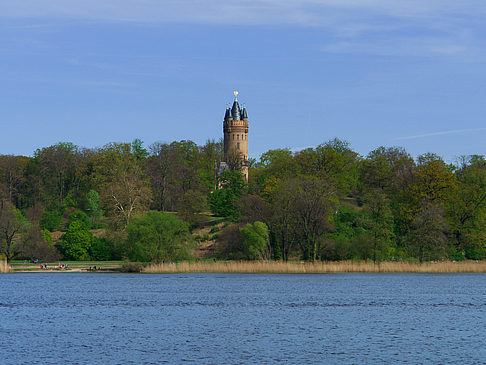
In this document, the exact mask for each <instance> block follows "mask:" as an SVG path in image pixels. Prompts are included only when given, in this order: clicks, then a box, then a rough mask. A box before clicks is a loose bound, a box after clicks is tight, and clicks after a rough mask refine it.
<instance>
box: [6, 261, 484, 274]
mask: <svg viewBox="0 0 486 365" xmlns="http://www.w3.org/2000/svg"><path fill="white" fill-rule="evenodd" d="M95 265H96V266H97V267H98V268H99V267H100V266H101V268H102V270H99V271H98V270H97V271H90V270H89V268H90V266H95ZM135 265H138V267H139V270H141V272H142V273H147V274H180V273H235V274H236V273H242V274H264V273H273V274H332V273H370V274H371V273H486V260H483V261H440V262H424V263H422V264H420V263H413V262H396V261H393V262H392V261H383V262H380V263H376V264H374V263H373V262H366V261H332V262H321V261H319V262H300V261H289V262H282V261H183V262H178V263H158V264H149V265H147V266H145V267H142V265H140V264H135ZM122 266H123V262H121V261H118V262H70V263H69V269H68V270H59V269H57V268H56V267H55V265H54V264H51V265H48V270H41V269H40V268H39V265H37V264H20V263H14V264H13V265H7V264H6V262H4V261H3V262H2V261H0V273H9V272H10V273H15V272H91V273H93V272H123V270H122ZM139 270H137V271H139ZM134 272H135V271H134Z"/></svg>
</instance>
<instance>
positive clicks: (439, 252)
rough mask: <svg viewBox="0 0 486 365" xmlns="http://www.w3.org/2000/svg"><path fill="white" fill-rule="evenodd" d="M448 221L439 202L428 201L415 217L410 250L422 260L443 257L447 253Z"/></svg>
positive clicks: (411, 231)
mask: <svg viewBox="0 0 486 365" xmlns="http://www.w3.org/2000/svg"><path fill="white" fill-rule="evenodd" d="M446 231H447V222H446V220H445V218H444V215H443V211H442V209H441V207H440V206H439V205H438V204H437V203H432V202H426V203H424V206H423V208H422V209H421V211H420V213H419V214H418V215H417V216H416V217H415V219H414V221H413V222H412V226H411V229H410V232H409V235H408V236H409V241H408V242H409V250H410V253H411V254H412V256H414V257H417V258H418V259H419V261H420V262H423V261H424V260H437V259H442V258H444V257H445V255H446V247H447V236H446Z"/></svg>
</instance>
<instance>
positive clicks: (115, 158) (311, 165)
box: [0, 139, 486, 270]
mask: <svg viewBox="0 0 486 365" xmlns="http://www.w3.org/2000/svg"><path fill="white" fill-rule="evenodd" d="M222 161H223V144H222V141H221V140H219V141H214V140H213V141H208V142H206V143H205V144H204V145H202V146H198V145H197V144H195V143H194V142H191V141H177V142H172V143H154V144H153V145H151V146H149V147H148V148H145V147H144V146H143V142H142V141H140V140H138V139H135V140H134V141H133V142H132V143H110V144H107V145H105V146H103V147H100V148H93V149H86V148H82V147H78V146H75V145H73V144H71V143H58V144H55V145H52V146H49V147H45V148H41V149H38V150H36V151H35V153H34V155H33V157H24V156H12V155H0V256H2V257H4V258H5V259H6V261H7V263H9V262H10V261H11V260H27V261H29V262H56V261H58V260H69V261H73V262H76V261H80V260H83V261H89V260H96V261H101V262H103V261H109V260H129V261H132V262H143V263H154V265H156V264H157V263H161V262H174V261H187V262H188V264H187V265H196V263H197V260H203V261H202V262H204V260H210V261H211V260H217V262H220V261H219V260H234V261H235V263H234V265H235V267H236V266H238V265H243V263H240V261H242V260H243V262H246V263H247V265H249V266H248V267H250V266H251V267H253V268H254V269H255V270H256V267H258V264H256V263H255V262H261V263H262V265H263V263H265V264H267V263H268V262H274V261H276V262H281V263H280V264H279V265H284V264H285V262H287V261H289V262H290V261H292V262H293V261H295V260H297V261H300V260H302V261H304V262H315V264H313V265H320V263H321V262H326V263H328V264H326V265H328V266H327V267H331V266H332V265H331V264H329V263H332V262H336V265H343V264H342V263H343V262H349V263H353V262H356V261H363V264H362V265H364V266H366V265H370V262H371V263H372V265H373V267H377V266H380V267H385V266H384V265H385V264H386V265H395V266H396V265H399V264H398V263H402V262H417V265H418V264H420V263H425V262H429V261H444V260H449V261H452V260H455V261H462V260H483V259H485V258H486V159H485V156H482V155H472V156H463V157H461V158H459V159H458V161H457V163H456V164H447V163H445V162H444V161H443V159H442V158H441V157H440V156H438V155H435V154H433V153H427V154H424V155H420V156H418V157H417V158H416V159H414V158H412V156H410V154H408V153H407V152H406V151H405V150H404V149H402V148H398V147H379V148H377V149H375V150H373V151H371V152H370V153H369V154H368V155H366V156H360V155H359V154H358V153H356V152H355V151H353V150H352V149H351V147H350V146H349V144H348V143H347V142H345V141H342V140H339V139H333V140H330V141H328V142H325V143H323V144H321V145H319V146H317V147H315V148H308V149H305V150H302V151H299V152H295V153H294V152H292V151H290V150H289V149H275V150H269V151H267V152H265V153H264V154H262V156H261V157H260V158H259V160H255V159H253V160H250V161H249V163H250V166H249V181H248V183H247V182H246V181H245V180H244V179H243V177H242V175H241V173H240V172H239V171H238V166H237V165H235V166H234V168H235V170H226V171H223V172H222V173H220V174H218V173H217V171H218V167H219V165H220V163H221V162H222ZM191 262H194V263H191ZM378 264H379V265H378ZM466 264H467V265H472V266H471V267H477V266H474V264H472V261H464V265H466ZM5 265H6V264H5ZM159 265H162V266H160V267H165V266H163V265H164V264H159ZM208 265H209V264H208ZM252 265H253V266H252ZM272 265H276V266H278V265H277V264H272ZM289 265H293V264H289ZM329 265H331V266H329ZM400 265H401V264H400ZM403 265H405V264H403ZM407 265H411V264H407ZM431 265H435V264H431ZM444 265H445V264H444ZM454 265H455V267H462V266H460V265H462V264H456V263H454ZM243 266H244V265H243ZM276 266H275V267H276ZM364 266H363V267H364ZM149 267H150V266H149ZM280 267H281V268H282V267H283V266H280ZM303 267H305V266H303ZM435 267H438V266H435ZM147 270H148V269H147ZM164 270H165V269H164Z"/></svg>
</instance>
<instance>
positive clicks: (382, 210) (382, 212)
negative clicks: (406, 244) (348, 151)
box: [364, 190, 393, 263]
mask: <svg viewBox="0 0 486 365" xmlns="http://www.w3.org/2000/svg"><path fill="white" fill-rule="evenodd" d="M364 210H365V212H366V215H365V217H366V219H365V221H364V226H365V229H366V230H367V232H368V233H369V236H370V238H371V241H372V253H373V262H374V263H376V261H377V259H380V258H383V257H386V255H387V251H388V250H387V249H388V248H389V247H390V241H391V239H392V237H393V215H392V212H391V209H390V203H389V201H388V199H387V198H386V195H385V194H384V193H383V192H382V191H381V190H374V191H373V192H370V193H368V194H367V196H366V197H365V207H364Z"/></svg>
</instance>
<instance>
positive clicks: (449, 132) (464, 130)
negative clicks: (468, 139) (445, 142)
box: [395, 128, 486, 140]
mask: <svg viewBox="0 0 486 365" xmlns="http://www.w3.org/2000/svg"><path fill="white" fill-rule="evenodd" d="M482 131H486V128H467V129H453V130H449V131H439V132H432V133H424V134H417V135H415V136H407V137H397V138H395V140H408V139H417V138H425V137H434V136H443V135H447V134H460V133H472V132H482Z"/></svg>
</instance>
